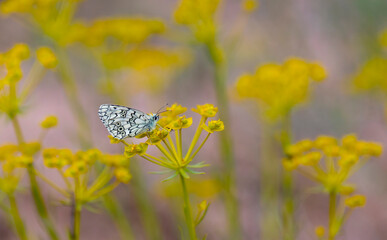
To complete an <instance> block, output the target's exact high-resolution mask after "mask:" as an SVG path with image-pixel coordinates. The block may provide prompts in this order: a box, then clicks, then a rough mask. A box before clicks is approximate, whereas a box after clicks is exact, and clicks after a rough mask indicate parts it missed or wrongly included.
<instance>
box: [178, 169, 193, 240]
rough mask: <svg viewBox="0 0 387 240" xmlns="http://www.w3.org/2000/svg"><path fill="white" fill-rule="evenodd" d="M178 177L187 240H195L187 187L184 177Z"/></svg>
mask: <svg viewBox="0 0 387 240" xmlns="http://www.w3.org/2000/svg"><path fill="white" fill-rule="evenodd" d="M179 175H180V182H181V187H182V190H183V199H184V216H185V221H186V224H187V228H188V233H189V239H190V240H197V237H196V230H195V225H194V219H193V217H192V209H191V203H190V201H189V195H188V190H187V185H186V183H185V179H184V176H183V175H182V174H181V173H180V174H179Z"/></svg>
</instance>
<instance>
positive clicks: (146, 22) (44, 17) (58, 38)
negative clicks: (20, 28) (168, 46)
mask: <svg viewBox="0 0 387 240" xmlns="http://www.w3.org/2000/svg"><path fill="white" fill-rule="evenodd" d="M64 2H65V3H63V1H62V0H22V1H20V0H6V1H3V2H2V3H1V4H0V13H2V14H5V15H9V14H15V13H17V14H23V16H26V17H27V19H28V20H30V19H33V21H34V22H35V23H36V24H37V25H38V26H39V27H40V29H41V30H42V32H43V33H44V34H46V35H47V36H50V37H51V38H52V39H53V40H54V41H55V42H57V43H58V44H59V45H62V46H65V45H68V44H72V43H75V42H81V43H83V44H85V45H87V46H100V45H102V44H103V43H104V41H105V40H106V39H107V38H109V37H111V38H114V39H117V40H119V41H121V42H123V43H139V42H142V41H144V40H145V39H146V38H148V37H149V36H150V35H151V34H158V33H162V32H163V31H164V30H165V26H164V23H163V22H162V21H160V20H156V19H155V20H154V19H143V18H106V19H98V20H96V21H94V22H92V23H91V24H87V23H83V22H82V21H78V20H74V19H73V15H74V12H75V11H76V8H77V6H78V2H79V1H78V0H68V1H64ZM58 5H60V7H58Z"/></svg>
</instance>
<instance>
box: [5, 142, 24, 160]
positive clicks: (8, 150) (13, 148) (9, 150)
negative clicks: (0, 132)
mask: <svg viewBox="0 0 387 240" xmlns="http://www.w3.org/2000/svg"><path fill="white" fill-rule="evenodd" d="M18 149H19V148H18V146H17V145H14V144H5V145H3V146H0V161H5V160H6V159H7V158H8V157H9V156H12V155H14V154H15V153H16V152H17V151H18Z"/></svg>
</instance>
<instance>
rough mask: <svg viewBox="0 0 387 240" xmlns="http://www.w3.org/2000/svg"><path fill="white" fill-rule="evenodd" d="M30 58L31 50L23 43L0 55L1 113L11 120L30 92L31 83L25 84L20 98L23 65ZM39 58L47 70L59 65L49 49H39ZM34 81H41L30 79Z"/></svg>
mask: <svg viewBox="0 0 387 240" xmlns="http://www.w3.org/2000/svg"><path fill="white" fill-rule="evenodd" d="M29 56H30V49H29V47H28V46H27V45H26V44H23V43H18V44H15V45H14V46H13V47H12V48H11V49H10V50H8V51H7V52H4V53H0V113H5V114H7V115H8V116H9V117H10V118H11V119H12V118H14V117H15V116H16V115H17V114H18V113H19V112H20V106H21V104H22V102H23V100H24V98H25V97H26V95H27V94H28V93H29V90H30V89H29V88H28V87H31V86H30V85H31V84H30V83H27V84H25V85H24V89H22V91H21V92H22V94H20V96H18V94H19V93H18V92H19V91H17V90H18V83H19V80H21V79H22V77H23V72H22V68H21V64H22V62H23V61H24V60H26V59H28V58H29ZM37 58H38V60H39V61H40V62H41V64H42V65H43V66H44V67H46V68H53V67H55V66H56V64H57V61H56V57H55V55H54V54H53V52H52V51H51V50H50V49H49V48H47V47H42V48H40V49H38V51H37ZM3 72H4V74H2V73H3ZM34 80H35V81H38V80H39V79H30V81H34ZM26 85H27V87H26ZM32 85H33V84H32Z"/></svg>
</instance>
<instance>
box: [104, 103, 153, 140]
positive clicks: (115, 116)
mask: <svg viewBox="0 0 387 240" xmlns="http://www.w3.org/2000/svg"><path fill="white" fill-rule="evenodd" d="M98 115H99V118H100V119H101V121H102V123H103V124H104V125H105V127H106V128H107V130H108V131H109V133H110V134H111V135H112V136H113V137H114V138H116V139H120V140H121V139H124V138H127V137H135V136H137V135H139V134H141V133H144V132H146V131H148V130H149V129H148V128H149V122H150V121H151V117H150V116H149V115H148V114H145V113H143V112H141V111H139V110H136V109H133V108H128V107H124V106H119V105H111V104H102V105H101V106H100V107H99V110H98Z"/></svg>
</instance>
